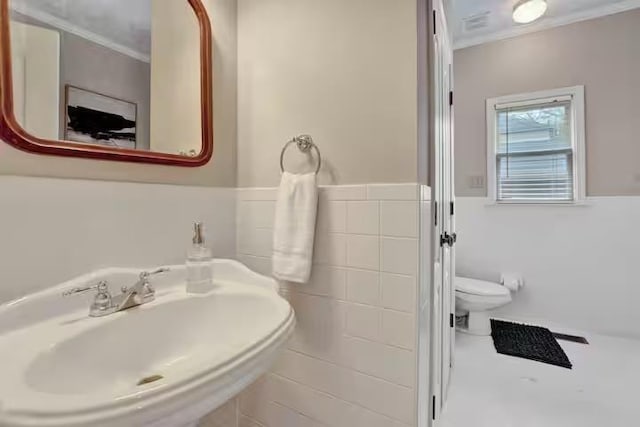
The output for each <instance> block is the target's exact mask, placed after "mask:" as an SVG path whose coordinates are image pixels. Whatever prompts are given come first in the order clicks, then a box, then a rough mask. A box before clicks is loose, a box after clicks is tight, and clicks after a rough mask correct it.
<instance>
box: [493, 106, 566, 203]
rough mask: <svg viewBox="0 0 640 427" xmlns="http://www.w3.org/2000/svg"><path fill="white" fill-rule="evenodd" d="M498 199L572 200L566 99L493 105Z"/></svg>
mask: <svg viewBox="0 0 640 427" xmlns="http://www.w3.org/2000/svg"><path fill="white" fill-rule="evenodd" d="M496 114H497V133H496V134H497V141H496V175H497V176H496V178H497V179H496V185H497V198H498V201H532V202H534V201H548V202H562V201H571V200H573V199H574V194H573V193H574V183H573V179H574V178H573V176H574V174H573V162H574V153H573V148H572V147H573V144H572V126H571V116H572V115H571V100H570V99H562V100H552V101H541V102H540V103H536V104H531V103H529V104H527V105H519V106H500V105H498V106H497V107H496Z"/></svg>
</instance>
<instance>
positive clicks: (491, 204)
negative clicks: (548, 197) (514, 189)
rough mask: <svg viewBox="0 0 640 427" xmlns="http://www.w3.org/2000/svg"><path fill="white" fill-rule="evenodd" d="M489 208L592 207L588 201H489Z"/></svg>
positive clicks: (486, 204) (487, 204)
mask: <svg viewBox="0 0 640 427" xmlns="http://www.w3.org/2000/svg"><path fill="white" fill-rule="evenodd" d="M485 206H487V207H495V206H514V207H531V208H584V207H589V206H591V203H590V202H589V201H587V200H576V201H573V202H498V201H496V200H492V199H488V200H487V203H485Z"/></svg>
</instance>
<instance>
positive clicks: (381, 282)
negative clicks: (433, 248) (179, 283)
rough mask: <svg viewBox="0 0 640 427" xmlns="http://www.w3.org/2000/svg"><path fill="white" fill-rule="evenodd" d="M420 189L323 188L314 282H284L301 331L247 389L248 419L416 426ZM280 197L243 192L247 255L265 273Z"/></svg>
mask: <svg viewBox="0 0 640 427" xmlns="http://www.w3.org/2000/svg"><path fill="white" fill-rule="evenodd" d="M417 189H418V186H417V185H415V184H408V185H395V186H394V185H356V186H333V187H325V188H323V189H322V191H321V197H320V205H319V219H318V227H317V231H316V247H315V253H314V261H315V262H314V270H313V274H312V279H311V282H310V283H309V284H306V285H288V284H283V292H284V295H285V296H286V297H287V298H288V299H289V301H290V302H291V304H292V305H293V307H294V309H295V310H296V316H297V326H296V330H295V332H294V336H293V338H292V339H291V341H290V342H289V344H288V346H287V349H286V350H285V351H284V353H283V355H282V357H281V358H280V360H279V361H278V362H277V363H276V365H275V366H274V368H273V369H272V371H271V373H269V374H268V375H266V376H265V377H264V378H262V379H261V380H260V381H258V382H257V383H256V384H254V385H253V386H252V387H251V388H250V389H249V390H247V391H246V392H244V393H243V394H242V396H241V398H240V404H239V410H240V414H241V415H240V426H242V427H250V426H251V427H254V426H262V427H307V426H314V427H320V426H324V427H406V426H415V425H416V410H415V407H416V405H417V403H416V377H417V373H416V372H417V368H416V366H417V355H416V348H417V345H416V341H417V338H416V335H417V331H416V316H415V313H416V307H417V305H418V303H417V301H418V298H417V293H418V291H417V285H416V281H417V279H416V277H417V271H418V266H417V262H418V260H417V259H418V252H417V251H418V240H417V237H418V202H417V193H418V192H417ZM274 200H275V190H274V189H240V190H239V198H238V244H237V247H238V258H239V260H240V261H242V262H244V263H246V264H247V265H249V266H251V267H252V268H253V269H255V270H257V271H260V272H262V273H264V274H270V272H271V260H270V256H271V242H272V240H271V239H272V233H273V232H272V223H273V211H274V203H275V202H274ZM225 427H235V425H232V424H228V425H225Z"/></svg>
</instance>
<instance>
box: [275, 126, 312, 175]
mask: <svg viewBox="0 0 640 427" xmlns="http://www.w3.org/2000/svg"><path fill="white" fill-rule="evenodd" d="M291 144H296V145H297V146H298V150H300V151H302V152H303V153H308V152H309V151H311V149H312V148H313V149H314V150H316V154H317V155H318V167H317V168H316V175H317V174H318V172H320V168H321V167H322V156H321V155H320V149H319V148H318V146H317V145H316V144H315V143H314V142H313V138H311V135H300V136H296V137H295V138H293V139H292V140H291V141H289V142H287V143H286V144H285V145H284V147H282V152H281V153H280V170H281V171H282V172H283V173H284V153H285V152H286V151H287V148H289V146H290V145H291Z"/></svg>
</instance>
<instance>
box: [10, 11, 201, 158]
mask: <svg viewBox="0 0 640 427" xmlns="http://www.w3.org/2000/svg"><path fill="white" fill-rule="evenodd" d="M0 101H1V102H0V137H1V138H2V140H3V141H4V142H6V143H8V144H10V145H12V146H14V147H16V148H18V149H21V150H23V151H27V152H31V153H37V154H46V155H57V156H68V157H82V158H90V159H100V160H114V161H126V162H137V163H153V164H165V165H174V166H186V167H189V166H190V167H195V166H202V165H204V164H206V163H207V162H208V161H209V160H210V159H211V156H212V154H213V68H212V30H211V22H210V20H209V17H208V14H207V11H206V9H205V6H204V4H203V3H202V1H201V0H171V1H167V0H65V1H61V0H0Z"/></svg>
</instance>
